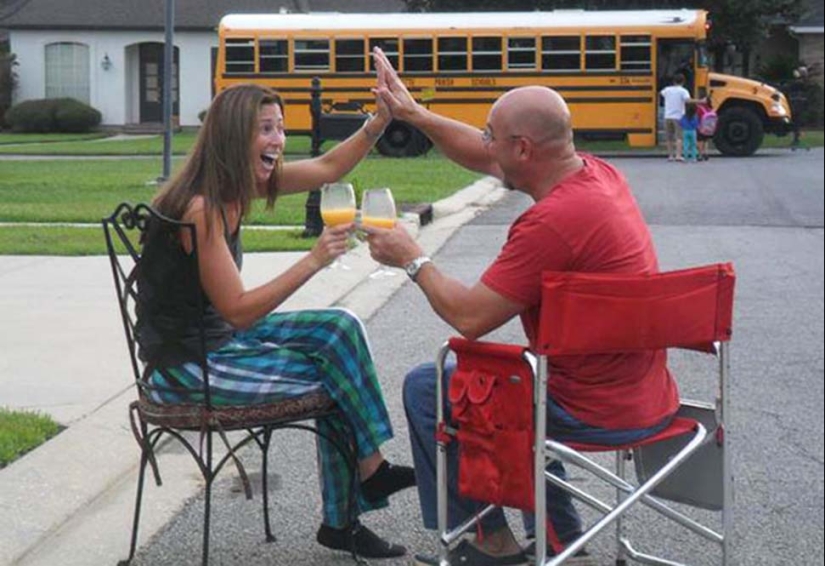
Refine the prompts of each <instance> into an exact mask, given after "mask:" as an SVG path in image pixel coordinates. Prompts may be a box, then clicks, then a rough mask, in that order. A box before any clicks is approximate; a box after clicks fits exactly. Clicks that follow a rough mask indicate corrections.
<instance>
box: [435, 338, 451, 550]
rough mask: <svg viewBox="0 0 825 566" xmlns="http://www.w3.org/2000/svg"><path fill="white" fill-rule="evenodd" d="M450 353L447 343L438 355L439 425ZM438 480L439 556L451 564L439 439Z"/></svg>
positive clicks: (444, 459) (443, 456)
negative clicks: (446, 364)
mask: <svg viewBox="0 0 825 566" xmlns="http://www.w3.org/2000/svg"><path fill="white" fill-rule="evenodd" d="M449 353H450V347H449V346H447V345H446V344H445V345H444V346H442V347H441V349H440V350H439V351H438V356H437V357H436V369H437V373H436V380H435V389H436V399H437V400H438V402H437V403H436V405H437V406H436V422H437V423H438V426H443V424H444V404H443V403H442V402H441V401H442V399H444V363H445V361H446V360H447V355H448V354H449ZM436 482H437V489H436V492H437V498H438V499H437V506H438V533H439V536H440V539H441V540H440V543H441V544H439V545H438V557H439V559H440V563H441V564H449V562H447V551H448V546H447V544H448V543H447V542H446V541H445V537H446V536H447V530H448V528H449V526H448V525H449V523H448V522H447V445H446V444H445V443H444V442H443V441H441V440H438V442H437V445H436Z"/></svg>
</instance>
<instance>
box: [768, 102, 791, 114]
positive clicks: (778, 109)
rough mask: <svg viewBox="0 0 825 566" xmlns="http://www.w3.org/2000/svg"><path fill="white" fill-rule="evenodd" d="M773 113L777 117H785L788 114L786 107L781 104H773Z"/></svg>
mask: <svg viewBox="0 0 825 566" xmlns="http://www.w3.org/2000/svg"><path fill="white" fill-rule="evenodd" d="M771 113H772V114H774V115H775V116H784V115H785V114H787V112H786V111H785V107H784V106H782V105H781V104H772V105H771Z"/></svg>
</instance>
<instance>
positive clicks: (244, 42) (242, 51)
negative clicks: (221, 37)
mask: <svg viewBox="0 0 825 566" xmlns="http://www.w3.org/2000/svg"><path fill="white" fill-rule="evenodd" d="M254 72H255V40H254V39H252V38H248V39H247V38H243V39H241V38H238V39H227V40H226V74H227V75H237V74H241V73H254Z"/></svg>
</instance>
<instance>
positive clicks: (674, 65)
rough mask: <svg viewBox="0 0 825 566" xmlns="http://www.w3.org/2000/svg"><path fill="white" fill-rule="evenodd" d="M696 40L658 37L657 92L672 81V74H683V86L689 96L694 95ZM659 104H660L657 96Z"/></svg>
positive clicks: (660, 101)
mask: <svg viewBox="0 0 825 566" xmlns="http://www.w3.org/2000/svg"><path fill="white" fill-rule="evenodd" d="M695 50H696V41H694V40H692V39H659V41H658V48H657V54H656V61H657V65H656V86H657V90H658V92H661V90H662V89H663V88H665V87H666V86H669V85H670V84H672V83H673V76H674V75H675V74H676V73H682V74H683V75H684V76H685V88H686V89H688V92H690V95H691V96H696V91H695V90H694V87H695V77H696V73H695V72H694V67H693V66H694V52H695ZM659 105H660V106H661V105H662V100H661V97H659Z"/></svg>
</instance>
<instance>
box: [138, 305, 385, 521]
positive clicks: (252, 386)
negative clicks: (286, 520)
mask: <svg viewBox="0 0 825 566" xmlns="http://www.w3.org/2000/svg"><path fill="white" fill-rule="evenodd" d="M207 364H208V369H209V383H210V391H211V395H212V402H213V403H214V404H215V405H248V404H256V403H258V404H260V403H270V402H274V401H278V400H283V399H288V398H291V397H298V396H301V395H305V394H307V393H310V392H313V391H317V390H319V389H320V388H323V389H324V390H326V392H327V393H328V394H329V395H330V396H331V397H332V398H333V399H334V400H335V402H336V403H337V404H338V407H339V408H340V409H341V411H342V413H343V415H344V418H345V419H346V421H347V422H344V421H343V420H342V419H341V418H339V417H337V416H333V417H328V418H325V419H319V420H318V422H317V426H318V429H319V431H320V432H322V433H325V434H332V435H338V437H339V438H346V439H347V440H348V442H350V443H352V444H353V445H354V446H355V447H356V450H357V456H358V458H359V459H362V458H365V457H366V456H369V455H370V454H373V453H375V452H376V451H377V450H378V447H379V446H380V445H381V444H383V443H384V442H386V441H387V440H389V439H390V438H392V435H393V432H392V425H391V423H390V418H389V415H388V413H387V408H386V405H385V404H384V398H383V395H382V394H381V387H380V385H379V383H378V377H377V375H376V373H375V367H374V365H373V361H372V354H371V352H370V348H369V343H368V342H367V338H366V331H365V329H364V326H363V324H362V323H361V321H360V320H359V319H358V318H357V317H356V316H355V315H353V314H352V313H350V312H349V311H346V310H343V309H324V310H306V311H295V312H286V313H272V314H270V315H268V316H266V317H264V318H263V319H261V320H260V321H259V322H258V323H257V324H255V325H254V326H253V327H251V328H249V329H247V330H239V331H237V332H236V333H235V335H234V336H233V339H232V340H231V341H230V342H229V343H227V344H226V345H225V346H223V347H222V348H220V349H219V350H216V351H214V352H210V353H209V354H208V357H207ZM164 373H165V374H167V375H168V376H169V377H171V378H173V379H174V380H175V381H177V382H178V383H177V384H173V383H169V381H168V380H167V379H166V377H164V375H162V374H161V373H160V372H159V371H155V372H154V373H153V374H152V376H151V378H150V380H151V383H152V385H154V386H157V387H159V388H161V390H160V391H158V390H155V391H154V394H153V396H154V399H153V400H154V401H156V402H158V403H182V402H186V401H192V400H193V399H192V398H182V397H181V396H180V395H179V394H177V393H174V392H172V391H169V390H168V389H166V390H164V388H168V387H170V386H177V387H180V386H181V385H183V386H184V387H186V388H190V389H193V390H195V391H197V390H198V389H199V388H202V386H203V377H202V375H201V369H200V367H199V366H198V365H197V364H193V363H187V364H184V365H181V366H178V367H173V368H164ZM347 425H349V426H347ZM316 445H317V451H318V466H319V470H320V475H321V478H320V483H321V496H322V499H323V515H324V524H326V525H329V526H331V527H336V528H340V527H344V526H346V525H347V523H348V522H349V519H348V517H347V502H348V500H349V493H350V489H351V485H352V484H351V477H350V475H349V472H348V470H347V465H346V462H345V460H344V459H343V458H342V457H341V455H340V454H339V453H338V451H337V450H335V448H334V447H333V446H332V445H330V443H329V442H327V441H326V440H324V439H323V438H319V439H318V440H317V441H316ZM356 499H357V512H358V513H361V512H364V511H368V510H371V509H377V508H381V507H385V506H386V505H387V502H386V501H379V502H372V503H368V502H367V501H366V500H365V499H364V498H363V497H361V496H360V493H359V494H357V498H356Z"/></svg>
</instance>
